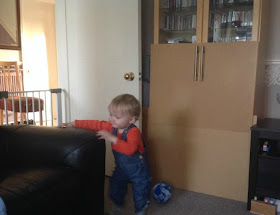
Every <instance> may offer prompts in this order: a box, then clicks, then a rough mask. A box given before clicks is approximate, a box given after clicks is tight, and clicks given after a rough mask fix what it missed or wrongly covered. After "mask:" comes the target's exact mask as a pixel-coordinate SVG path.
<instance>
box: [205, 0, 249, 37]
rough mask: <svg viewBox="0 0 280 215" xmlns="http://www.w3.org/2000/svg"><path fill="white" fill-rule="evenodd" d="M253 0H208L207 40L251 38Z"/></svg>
mask: <svg viewBox="0 0 280 215" xmlns="http://www.w3.org/2000/svg"><path fill="white" fill-rule="evenodd" d="M252 26H253V0H210V1H209V30H208V42H238V41H251V40H252Z"/></svg>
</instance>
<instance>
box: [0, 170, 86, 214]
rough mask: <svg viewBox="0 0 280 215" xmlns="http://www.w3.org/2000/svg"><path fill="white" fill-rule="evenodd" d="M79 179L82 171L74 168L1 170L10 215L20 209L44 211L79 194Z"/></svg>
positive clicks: (1, 189) (1, 190)
mask: <svg viewBox="0 0 280 215" xmlns="http://www.w3.org/2000/svg"><path fill="white" fill-rule="evenodd" d="M79 182H80V180H79V174H78V171H74V170H73V169H72V168H59V169H53V168H32V169H31V168H30V169H14V170H5V169H1V173H0V196H1V197H2V199H3V201H4V202H5V204H6V207H7V214H9V215H12V214H21V213H20V211H29V213H30V214H36V213H38V214H42V213H41V212H40V211H42V210H54V209H57V208H58V206H59V205H60V206H62V202H65V203H66V202H67V201H70V199H71V198H74V196H76V195H78V192H79V190H80V183H79ZM54 197H55V198H54ZM68 198H69V199H68ZM72 201H73V200H72ZM34 206H36V208H35V207H34ZM39 212H40V213H39Z"/></svg>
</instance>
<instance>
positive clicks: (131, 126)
mask: <svg viewBox="0 0 280 215" xmlns="http://www.w3.org/2000/svg"><path fill="white" fill-rule="evenodd" d="M134 127H136V126H135V125H134V124H131V125H130V126H129V127H128V128H126V129H124V131H123V133H122V139H123V140H125V141H127V133H128V132H129V130H130V129H131V128H134ZM112 133H113V135H115V136H117V135H118V129H117V128H113V131H112Z"/></svg>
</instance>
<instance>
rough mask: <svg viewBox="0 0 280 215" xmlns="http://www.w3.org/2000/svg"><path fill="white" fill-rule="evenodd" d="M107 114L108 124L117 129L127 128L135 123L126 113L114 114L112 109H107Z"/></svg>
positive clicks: (133, 118)
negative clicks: (108, 114)
mask: <svg viewBox="0 0 280 215" xmlns="http://www.w3.org/2000/svg"><path fill="white" fill-rule="evenodd" d="M109 113H110V116H109V122H110V123H111V124H112V125H113V127H114V128H117V129H125V128H128V127H129V126H130V125H131V124H133V123H134V122H135V121H136V119H135V117H132V116H130V115H129V114H128V113H121V112H116V111H114V110H112V108H109Z"/></svg>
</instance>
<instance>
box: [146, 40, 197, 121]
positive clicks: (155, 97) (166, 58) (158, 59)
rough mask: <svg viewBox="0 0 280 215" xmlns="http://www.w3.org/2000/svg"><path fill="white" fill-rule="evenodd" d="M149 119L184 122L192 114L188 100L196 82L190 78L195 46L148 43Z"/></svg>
mask: <svg viewBox="0 0 280 215" xmlns="http://www.w3.org/2000/svg"><path fill="white" fill-rule="evenodd" d="M151 52H152V54H151V56H152V57H151V90H150V108H149V120H152V121H153V122H154V123H162V124H176V125H187V124H189V123H191V118H192V117H194V116H195V114H194V113H192V111H195V109H194V108H193V103H192V100H193V98H194V97H195V96H196V95H195V94H196V93H195V92H196V88H197V87H198V84H199V83H198V82H197V81H193V78H194V63H195V45H193V44H180V45H179V44H174V45H163V44H162V45H152V50H151Z"/></svg>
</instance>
